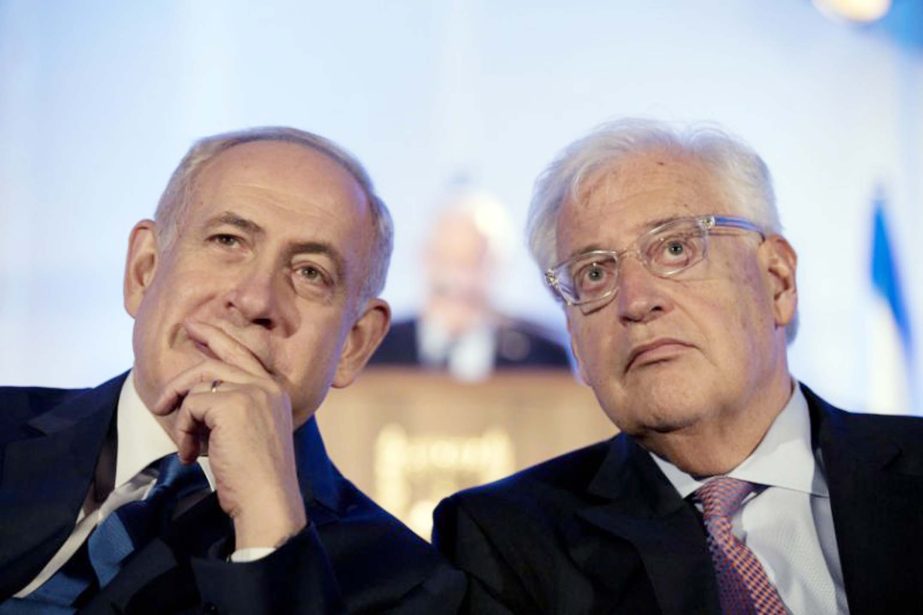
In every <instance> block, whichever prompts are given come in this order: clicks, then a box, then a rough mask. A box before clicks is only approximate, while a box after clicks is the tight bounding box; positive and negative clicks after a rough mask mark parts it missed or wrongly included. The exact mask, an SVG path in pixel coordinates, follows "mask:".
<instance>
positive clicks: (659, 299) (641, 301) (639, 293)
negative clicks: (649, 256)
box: [615, 255, 672, 323]
mask: <svg viewBox="0 0 923 615" xmlns="http://www.w3.org/2000/svg"><path fill="white" fill-rule="evenodd" d="M626 256H627V258H623V259H622V261H621V262H620V263H619V277H618V291H617V292H616V294H615V304H616V309H617V310H618V317H619V320H620V321H622V322H623V323H646V322H649V321H651V320H654V319H656V318H659V317H660V316H662V315H663V314H665V313H666V312H668V311H669V309H670V307H671V305H672V304H671V303H670V298H669V296H668V295H667V293H665V292H664V283H665V280H663V279H662V278H659V277H657V276H655V275H654V274H653V273H651V272H650V271H648V270H647V268H646V267H645V266H644V264H642V263H641V261H640V260H638V258H637V257H636V255H630V256H629V255H626Z"/></svg>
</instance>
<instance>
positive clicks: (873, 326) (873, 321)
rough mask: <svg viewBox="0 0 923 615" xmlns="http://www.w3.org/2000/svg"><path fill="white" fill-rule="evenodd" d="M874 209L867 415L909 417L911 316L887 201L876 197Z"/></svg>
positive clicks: (910, 405) (910, 406)
mask: <svg viewBox="0 0 923 615" xmlns="http://www.w3.org/2000/svg"><path fill="white" fill-rule="evenodd" d="M873 208H874V213H873V229H872V263H871V265H872V266H871V271H870V273H871V277H872V279H871V282H872V308H871V312H872V313H871V318H870V320H869V327H870V331H869V334H870V344H869V351H870V354H869V400H868V411H870V412H876V413H879V414H909V413H912V394H911V390H910V373H911V363H912V361H913V339H912V337H911V334H910V314H909V313H908V312H907V304H906V303H905V302H904V294H903V291H902V289H901V281H900V276H899V275H898V267H897V262H896V258H895V257H896V252H895V250H894V247H893V244H892V241H891V238H890V236H889V234H888V225H887V220H886V218H885V200H884V198H882V197H880V196H879V197H876V198H875V200H874V203H873Z"/></svg>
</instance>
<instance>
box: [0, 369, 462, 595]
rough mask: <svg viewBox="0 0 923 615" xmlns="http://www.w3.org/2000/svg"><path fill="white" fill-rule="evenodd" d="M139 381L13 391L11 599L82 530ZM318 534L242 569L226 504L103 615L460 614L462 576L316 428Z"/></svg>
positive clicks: (0, 481)
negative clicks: (333, 458)
mask: <svg viewBox="0 0 923 615" xmlns="http://www.w3.org/2000/svg"><path fill="white" fill-rule="evenodd" d="M124 378H125V376H124V375H122V376H119V377H118V378H115V379H113V380H111V381H109V382H107V383H105V384H103V385H101V386H100V387H98V388H96V389H85V390H58V389H41V388H0V602H2V601H4V600H6V599H7V598H9V597H10V596H11V595H12V594H13V593H15V592H16V591H18V590H19V589H20V588H22V587H23V586H24V585H25V584H26V583H28V582H29V581H30V580H31V579H32V578H33V577H34V576H35V575H36V574H38V572H39V571H40V570H41V568H42V567H43V566H44V564H45V563H46V562H47V561H48V560H49V559H50V558H51V557H52V555H53V554H54V553H55V552H56V551H57V550H58V548H59V547H60V546H61V544H62V543H63V542H64V540H65V539H66V538H67V537H68V535H69V534H70V532H71V530H72V528H73V525H74V520H75V519H76V518H77V513H78V511H79V509H80V507H81V505H82V503H83V500H84V497H85V496H86V494H87V490H88V489H89V487H90V484H91V480H92V478H93V474H94V470H95V468H96V464H97V458H98V456H99V453H100V450H101V447H102V445H103V442H104V441H105V439H106V435H107V433H108V432H109V430H110V429H111V426H112V425H113V423H114V416H115V409H116V405H117V403H118V398H119V392H120V390H121V386H122V383H123V382H124ZM295 451H296V457H297V463H298V475H299V476H298V478H299V482H300V486H301V490H302V495H303V497H304V502H305V508H306V511H307V515H308V519H309V524H308V527H307V528H305V530H304V531H302V532H301V533H300V534H298V535H297V536H295V537H294V538H292V539H291V540H289V541H288V542H287V543H286V544H285V545H283V546H282V547H281V548H279V549H278V550H277V551H275V552H274V553H272V554H271V555H269V556H267V557H265V558H262V559H260V560H257V561H255V562H251V563H246V564H232V563H228V562H227V561H226V556H227V555H228V554H229V553H230V552H231V551H232V550H233V536H234V534H233V527H232V525H231V522H230V520H229V519H228V517H227V516H226V515H225V514H224V513H223V511H222V510H221V508H220V506H219V505H218V501H217V497H216V495H215V494H212V495H211V496H209V497H208V498H206V499H205V500H203V501H202V502H200V503H199V504H196V505H195V506H194V507H193V508H191V509H190V510H189V511H187V512H186V513H184V514H183V515H181V516H180V517H178V518H177V519H176V520H175V521H174V523H173V524H172V526H171V527H170V528H169V530H168V531H167V532H166V533H165V534H164V535H162V536H160V537H159V538H157V539H155V540H154V541H153V542H152V543H150V544H149V545H147V546H146V547H143V548H141V549H140V550H139V551H137V552H136V553H134V554H133V555H132V556H131V559H130V560H129V561H128V563H127V564H126V566H125V567H124V568H123V570H122V571H121V572H120V573H119V574H118V575H117V576H116V577H115V579H113V581H112V582H111V583H110V584H109V585H107V586H106V587H105V588H104V589H103V590H102V591H101V592H100V593H99V594H98V595H97V596H96V597H95V598H94V599H93V601H92V602H91V603H90V604H89V605H88V606H87V608H86V612H90V613H113V612H119V613H121V612H128V613H169V612H185V611H187V610H194V609H199V608H202V607H204V610H206V611H207V612H220V613H263V612H265V613H285V612H298V613H334V612H335V613H339V612H350V613H353V612H375V613H380V612H397V613H419V612H432V613H443V612H447V613H451V612H454V610H455V605H456V604H457V603H458V601H459V600H460V599H461V596H462V594H463V592H464V579H463V578H462V575H461V574H460V573H458V572H457V571H455V570H452V569H451V568H450V567H449V566H448V565H446V564H445V563H444V562H443V561H442V559H441V558H440V557H439V555H438V554H437V553H436V552H435V550H434V549H432V548H431V547H430V546H429V545H428V544H426V542H425V541H423V540H421V539H420V538H418V537H417V536H416V535H414V534H413V533H412V532H411V531H410V530H409V529H407V528H406V527H405V526H403V525H402V524H401V523H400V522H398V521H397V520H396V519H394V518H393V517H391V516H390V515H388V514H387V513H386V512H385V511H383V510H382V509H381V508H379V507H378V506H376V505H375V504H374V503H373V502H372V501H371V500H369V499H368V498H366V497H365V496H364V495H363V494H362V493H360V492H359V491H358V490H357V489H356V488H355V487H354V486H353V485H352V484H351V483H349V481H347V480H346V479H344V478H343V476H342V475H340V473H339V472H338V471H337V470H336V468H335V467H334V466H333V464H332V463H331V462H330V459H329V458H328V457H327V454H326V452H325V450H324V446H323V443H322V441H321V439H320V434H319V433H318V431H317V426H316V424H315V422H314V420H313V419H312V420H311V421H309V422H308V423H307V424H305V425H304V426H303V427H302V428H300V429H299V430H298V431H297V432H295Z"/></svg>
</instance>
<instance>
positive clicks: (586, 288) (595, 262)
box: [545, 215, 766, 305]
mask: <svg viewBox="0 0 923 615" xmlns="http://www.w3.org/2000/svg"><path fill="white" fill-rule="evenodd" d="M719 228H730V229H738V230H742V231H752V232H754V233H758V234H759V235H760V237H761V238H762V239H765V238H766V235H765V234H764V232H763V230H762V229H761V228H760V227H759V226H757V225H756V224H754V223H753V222H750V221H749V220H746V219H744V218H735V217H733V216H719V215H709V216H699V217H690V218H677V219H675V220H670V221H669V222H666V223H664V224H661V225H659V226H656V227H654V228H652V229H651V230H649V231H647V232H645V233H644V234H643V235H641V236H640V237H638V238H637V239H636V240H635V241H634V242H633V243H632V244H631V245H630V246H628V247H627V248H625V249H624V250H618V251H616V250H593V251H590V252H585V253H583V254H578V255H576V256H574V257H572V258H569V259H567V260H566V261H564V262H563V263H560V264H558V265H556V266H554V267H552V268H551V269H548V270H547V271H546V272H545V281H546V282H547V283H548V285H549V286H550V287H551V288H552V289H553V290H554V291H555V292H556V293H557V294H558V295H559V296H560V297H561V298H562V299H563V300H564V302H565V303H567V304H568V305H585V304H588V303H595V302H597V301H602V300H604V299H608V298H609V297H611V296H613V295H615V293H616V292H617V291H618V283H619V275H618V274H619V263H620V262H621V261H622V259H623V258H624V257H625V256H626V255H628V254H634V255H635V256H636V257H637V259H638V261H639V262H641V264H642V265H644V267H645V268H647V270H648V271H650V272H651V273H652V274H654V275H656V276H658V277H661V278H669V277H671V276H674V275H676V274H678V273H680V272H682V271H685V270H687V269H689V268H690V267H692V266H693V265H696V264H698V263H700V262H702V260H704V259H705V257H706V256H707V255H708V236H709V234H710V233H713V232H714V231H715V230H716V229H719Z"/></svg>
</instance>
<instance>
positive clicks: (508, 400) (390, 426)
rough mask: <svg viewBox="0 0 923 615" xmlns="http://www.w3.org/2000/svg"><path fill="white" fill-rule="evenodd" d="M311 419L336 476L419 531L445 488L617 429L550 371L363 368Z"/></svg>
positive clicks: (585, 395) (580, 390) (483, 479)
mask: <svg viewBox="0 0 923 615" xmlns="http://www.w3.org/2000/svg"><path fill="white" fill-rule="evenodd" d="M317 421H318V424H319V426H320V430H321V434H322V435H323V438H324V442H325V444H326V446H327V452H328V453H329V454H330V457H331V458H332V459H333V462H334V463H335V464H336V465H337V467H338V468H339V469H340V470H341V471H342V472H343V474H345V475H346V477H347V478H349V479H350V480H352V481H353V482H354V483H355V484H356V486H358V487H359V488H360V489H362V491H363V492H365V493H366V494H367V495H369V496H370V497H372V498H373V499H374V500H375V501H376V502H378V504H379V505H381V506H382V507H383V508H385V510H387V511H388V512H390V513H391V514H393V515H394V516H396V517H397V518H399V519H401V520H402V521H403V522H404V523H406V524H407V525H408V526H410V527H411V528H412V529H413V530H414V531H415V532H417V533H418V534H420V535H421V536H423V537H424V538H427V539H429V536H430V532H431V528H432V511H433V509H434V508H435V506H436V504H438V503H439V500H441V499H442V498H444V497H446V496H447V495H450V494H452V493H454V492H456V491H458V490H460V489H464V488H466V487H472V486H475V485H481V484H484V483H487V482H491V481H494V480H497V479H500V478H503V477H504V476H507V475H509V474H512V473H513V472H515V471H517V470H520V469H523V468H526V467H529V466H531V465H534V464H536V463H539V462H541V461H544V460H546V459H549V458H551V457H555V456H557V455H560V454H562V453H566V452H568V451H570V450H573V449H576V448H579V447H581V446H585V445H587V444H592V443H594V442H598V441H600V440H604V439H607V438H610V437H611V436H613V435H614V434H615V433H616V428H615V426H613V425H612V423H611V422H610V421H609V419H608V417H606V416H605V414H604V413H603V411H602V409H600V407H599V405H598V404H597V403H596V398H595V397H594V396H593V392H592V391H591V390H590V389H589V388H588V387H586V386H583V385H582V384H580V383H578V382H577V381H576V380H575V378H574V376H573V375H572V374H571V373H570V372H569V371H566V370H552V369H542V370H533V369H529V370H525V369H516V370H507V371H501V372H496V373H495V374H494V375H493V376H492V377H490V378H489V379H488V380H485V381H482V382H477V383H466V382H460V381H458V380H455V379H453V378H452V377H450V376H448V375H447V374H443V373H435V372H428V371H425V370H421V369H418V368H403V367H402V368H396V367H374V368H367V369H366V370H365V371H364V372H363V373H362V374H361V375H360V377H359V378H358V379H357V380H356V382H354V383H353V384H352V385H351V386H349V387H347V388H345V389H334V390H331V391H330V393H329V395H328V396H327V399H326V400H325V401H324V403H323V404H322V405H321V407H320V408H319V409H318V411H317Z"/></svg>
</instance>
